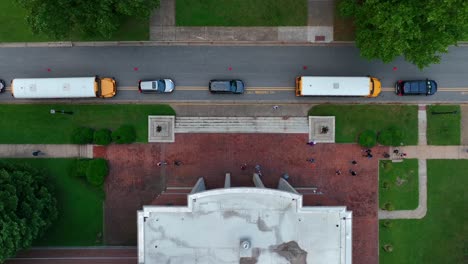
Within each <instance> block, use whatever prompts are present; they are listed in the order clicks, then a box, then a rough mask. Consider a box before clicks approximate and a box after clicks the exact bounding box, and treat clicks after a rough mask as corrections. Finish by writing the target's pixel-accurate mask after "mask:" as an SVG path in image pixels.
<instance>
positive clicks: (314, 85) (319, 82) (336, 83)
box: [296, 76, 382, 97]
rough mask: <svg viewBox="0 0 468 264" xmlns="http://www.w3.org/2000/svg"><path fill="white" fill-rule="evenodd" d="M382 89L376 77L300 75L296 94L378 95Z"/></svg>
mask: <svg viewBox="0 0 468 264" xmlns="http://www.w3.org/2000/svg"><path fill="white" fill-rule="evenodd" d="M381 90H382V85H381V83H380V81H379V79H377V78H374V77H323V76H313V77H311V76H299V77H297V78H296V96H365V97H377V96H378V95H379V94H380V92H381Z"/></svg>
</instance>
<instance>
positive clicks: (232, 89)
mask: <svg viewBox="0 0 468 264" xmlns="http://www.w3.org/2000/svg"><path fill="white" fill-rule="evenodd" d="M244 88H245V85H244V82H243V81H241V80H211V81H210V84H209V89H210V92H212V93H234V94H241V93H244Z"/></svg>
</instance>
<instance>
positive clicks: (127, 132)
mask: <svg viewBox="0 0 468 264" xmlns="http://www.w3.org/2000/svg"><path fill="white" fill-rule="evenodd" d="M112 140H113V141H114V142H115V143H117V144H129V143H133V142H135V140H136V132H135V128H134V127H133V126H131V125H122V126H120V127H119V128H118V129H117V130H115V131H113V132H112Z"/></svg>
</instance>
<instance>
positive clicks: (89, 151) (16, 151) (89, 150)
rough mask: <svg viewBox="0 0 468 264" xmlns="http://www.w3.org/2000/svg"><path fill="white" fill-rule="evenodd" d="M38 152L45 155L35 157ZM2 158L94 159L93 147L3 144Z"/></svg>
mask: <svg viewBox="0 0 468 264" xmlns="http://www.w3.org/2000/svg"><path fill="white" fill-rule="evenodd" d="M37 150H40V151H41V152H42V153H44V154H43V155H39V156H36V157H35V156H33V155H32V153H33V152H34V151H37ZM0 158H93V145H71V144H57V145H53V144H47V145H45V144H44V145H42V144H35V145H32V144H31V145H30V144H1V145H0Z"/></svg>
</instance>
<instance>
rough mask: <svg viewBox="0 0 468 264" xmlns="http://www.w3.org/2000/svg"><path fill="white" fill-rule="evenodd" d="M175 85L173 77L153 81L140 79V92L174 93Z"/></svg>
mask: <svg viewBox="0 0 468 264" xmlns="http://www.w3.org/2000/svg"><path fill="white" fill-rule="evenodd" d="M174 88H175V85H174V82H173V81H172V80H171V79H158V80H152V81H139V82H138V90H139V91H140V93H172V91H174Z"/></svg>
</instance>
